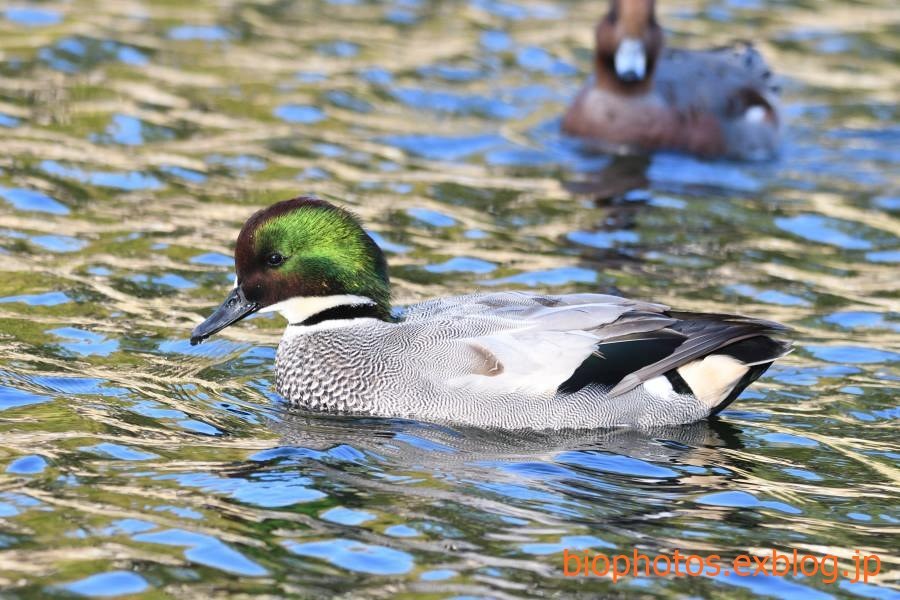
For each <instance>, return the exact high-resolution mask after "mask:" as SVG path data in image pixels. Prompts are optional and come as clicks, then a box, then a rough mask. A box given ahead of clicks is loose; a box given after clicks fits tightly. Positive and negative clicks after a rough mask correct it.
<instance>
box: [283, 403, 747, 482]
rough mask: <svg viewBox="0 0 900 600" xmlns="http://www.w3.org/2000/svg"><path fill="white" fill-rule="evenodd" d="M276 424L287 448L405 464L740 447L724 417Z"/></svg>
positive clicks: (705, 454)
mask: <svg viewBox="0 0 900 600" xmlns="http://www.w3.org/2000/svg"><path fill="white" fill-rule="evenodd" d="M269 427H270V428H271V429H272V430H273V431H275V432H277V433H279V434H280V435H281V440H280V442H279V444H281V445H282V446H289V447H300V448H307V449H310V450H317V451H328V450H332V449H334V448H338V447H341V446H343V445H345V444H348V445H350V446H352V447H353V448H354V449H355V450H357V451H359V452H364V453H371V454H372V455H373V456H377V457H381V458H382V459H384V460H386V461H387V462H389V463H391V464H394V465H396V466H399V467H406V466H419V467H425V468H427V467H428V466H429V465H445V464H466V463H471V464H473V465H475V466H477V464H476V463H479V462H485V461H487V462H494V461H499V462H516V461H534V460H547V461H550V462H553V460H554V457H556V456H557V455H559V454H560V453H563V452H581V451H584V452H611V453H615V454H619V455H622V456H628V457H630V458H635V459H638V460H643V461H647V462H660V463H664V462H670V461H673V460H675V461H679V462H682V463H684V462H688V463H691V464H705V463H709V462H714V460H715V457H716V456H721V454H720V453H719V449H721V448H726V447H727V448H732V449H737V448H740V447H741V443H740V441H739V438H738V435H739V432H738V430H737V429H735V428H734V427H733V426H732V425H729V424H728V423H725V422H722V421H718V420H712V421H700V422H696V423H690V424H687V425H676V426H664V427H650V428H646V429H633V428H615V429H581V430H565V431H553V430H544V431H534V430H519V431H510V430H504V429H482V428H478V427H464V426H458V425H454V426H447V425H438V424H432V423H420V422H416V421H404V420H398V419H369V418H366V417H354V416H346V417H341V416H330V415H320V414H313V413H307V414H304V413H302V412H301V413H296V412H287V411H285V412H283V413H282V414H280V415H278V419H277V420H272V421H270V423H269ZM576 462H577V461H576Z"/></svg>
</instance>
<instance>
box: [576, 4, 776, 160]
mask: <svg viewBox="0 0 900 600" xmlns="http://www.w3.org/2000/svg"><path fill="white" fill-rule="evenodd" d="M594 60H595V64H594V74H595V75H594V79H593V80H592V81H590V82H588V84H587V85H586V86H585V87H584V88H583V89H582V90H581V91H580V92H579V93H578V96H577V97H576V98H575V100H574V102H573V103H572V105H571V106H570V107H569V109H568V110H567V111H566V115H565V117H564V118H563V123H562V128H563V131H564V132H566V133H568V134H570V135H573V136H577V137H580V138H584V139H586V140H590V141H591V142H593V143H595V144H596V145H598V146H600V147H601V148H602V149H604V150H607V151H612V152H615V153H645V152H651V151H654V150H677V151H682V152H688V153H691V154H697V155H700V156H704V157H708V158H716V157H727V158H735V159H741V160H768V159H772V158H774V157H775V155H776V154H777V153H778V143H779V142H778V138H779V116H778V97H777V92H778V89H777V87H776V86H774V85H773V84H772V82H771V81H770V78H771V73H770V71H769V69H768V67H767V66H766V63H765V61H764V60H763V58H762V56H760V54H759V53H758V52H757V51H756V50H755V49H754V48H753V47H752V46H750V45H749V44H746V43H739V44H736V45H734V46H732V47H728V48H716V49H712V50H702V51H695V50H678V49H674V48H664V35H663V31H662V29H661V28H660V27H659V25H658V24H657V22H656V14H655V3H654V1H653V0H612V1H611V2H610V8H609V12H608V13H607V14H606V16H605V17H604V18H603V20H602V21H600V24H599V25H598V26H597V30H596V52H595V58H594Z"/></svg>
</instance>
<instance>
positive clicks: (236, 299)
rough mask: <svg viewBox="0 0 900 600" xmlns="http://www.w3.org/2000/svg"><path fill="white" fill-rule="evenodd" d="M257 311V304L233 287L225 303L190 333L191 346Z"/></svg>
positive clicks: (238, 288) (239, 289)
mask: <svg viewBox="0 0 900 600" xmlns="http://www.w3.org/2000/svg"><path fill="white" fill-rule="evenodd" d="M257 310H259V304H257V303H256V302H250V301H249V300H247V298H246V296H244V291H243V290H242V289H241V288H240V286H238V287H235V288H234V289H233V290H232V291H231V293H230V294H228V297H227V298H225V301H224V302H222V304H220V305H219V307H218V308H217V309H216V310H214V311H213V313H212V314H211V315H209V317H208V318H207V319H206V320H205V321H203V322H202V323H200V324H199V325H197V326H196V327H194V330H193V331H192V332H191V346H196V345H197V344H199V343H200V342H202V341H203V340H205V339H206V338H208V337H210V336H212V335H215V334H216V333H218V332H220V331H222V330H223V329H225V328H226V327H228V326H229V325H233V324H235V323H237V322H238V321H240V320H241V319H243V318H244V317H247V316H249V315H252V314H253V313H255V312H256V311H257Z"/></svg>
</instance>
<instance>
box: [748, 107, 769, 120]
mask: <svg viewBox="0 0 900 600" xmlns="http://www.w3.org/2000/svg"><path fill="white" fill-rule="evenodd" d="M744 119H746V120H747V122H748V123H762V122H763V121H765V120H766V109H765V107H762V106H760V105H758V104H754V105H753V106H751V107H750V108H748V109H747V110H745V111H744Z"/></svg>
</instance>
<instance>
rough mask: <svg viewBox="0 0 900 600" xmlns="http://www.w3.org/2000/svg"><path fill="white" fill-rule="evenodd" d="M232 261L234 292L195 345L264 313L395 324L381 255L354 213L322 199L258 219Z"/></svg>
mask: <svg viewBox="0 0 900 600" xmlns="http://www.w3.org/2000/svg"><path fill="white" fill-rule="evenodd" d="M234 261H235V270H236V271H237V283H236V286H235V289H234V291H232V293H231V295H230V296H229V297H228V298H227V299H226V300H225V302H224V303H223V304H222V306H220V307H219V308H218V309H217V310H216V311H215V312H214V313H213V314H212V315H211V316H210V317H209V318H208V319H207V320H206V321H205V322H204V323H202V324H201V325H198V326H197V328H196V329H195V330H194V332H193V334H192V336H191V341H192V343H199V342H200V341H202V340H203V339H205V338H207V337H209V336H210V335H212V334H214V333H216V332H217V331H219V330H221V329H223V328H224V327H227V326H228V325H230V324H232V323H235V322H237V321H239V320H240V319H242V318H244V317H245V316H247V315H249V314H251V313H253V312H256V311H259V310H265V309H276V310H279V311H281V312H282V314H284V315H285V316H287V317H288V319H289V320H291V321H292V322H294V321H295V320H297V319H299V320H300V321H305V320H306V319H308V318H309V317H312V316H314V315H315V314H316V312H322V311H326V310H328V311H332V312H331V313H328V315H329V316H370V317H375V318H379V319H385V320H387V319H389V318H390V310H391V307H390V281H389V279H388V273H387V263H386V261H385V259H384V255H383V254H382V252H381V249H380V248H379V247H378V245H377V244H376V243H375V242H374V241H373V240H372V238H371V237H369V235H368V234H367V233H366V232H365V231H364V230H363V228H362V226H361V225H360V224H359V222H358V221H357V219H356V217H354V215H353V214H351V213H350V212H348V211H346V210H343V209H341V208H338V207H336V206H334V205H333V204H330V203H328V202H325V201H324V200H317V199H315V198H308V197H299V198H294V199H292V200H285V201H283V202H278V203H277V204H273V205H272V206H270V207H268V208H265V209H263V210H260V211H259V212H257V213H255V214H254V215H253V216H251V217H250V218H249V219H247V222H246V223H244V227H243V228H242V229H241V232H240V234H239V235H238V239H237V246H236V247H235V250H234ZM336 310H341V311H343V312H342V313H341V314H340V315H337V313H335V312H334V311H336ZM295 324H296V323H295Z"/></svg>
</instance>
